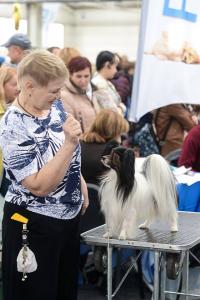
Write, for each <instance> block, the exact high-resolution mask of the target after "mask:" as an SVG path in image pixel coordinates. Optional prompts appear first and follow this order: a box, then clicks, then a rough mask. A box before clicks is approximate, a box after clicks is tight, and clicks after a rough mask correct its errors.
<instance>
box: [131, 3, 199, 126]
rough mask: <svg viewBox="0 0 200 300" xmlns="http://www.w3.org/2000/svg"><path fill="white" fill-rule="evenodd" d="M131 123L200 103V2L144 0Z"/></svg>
mask: <svg viewBox="0 0 200 300" xmlns="http://www.w3.org/2000/svg"><path fill="white" fill-rule="evenodd" d="M140 26H141V27H140V39H139V47H138V56H137V63H136V73H135V78H134V86H133V93H132V101H131V110H130V115H129V120H130V121H138V120H139V118H140V117H141V116H143V115H144V114H145V113H147V112H149V111H152V110H154V109H156V108H158V107H162V106H165V105H168V104H172V103H192V104H200V0H143V5H142V16H141V25H140Z"/></svg>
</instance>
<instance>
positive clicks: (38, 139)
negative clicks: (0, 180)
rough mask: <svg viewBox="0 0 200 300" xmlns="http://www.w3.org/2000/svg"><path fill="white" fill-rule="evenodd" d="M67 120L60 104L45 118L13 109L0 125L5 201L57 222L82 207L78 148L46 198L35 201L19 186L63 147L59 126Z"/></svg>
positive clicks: (75, 213)
mask: <svg viewBox="0 0 200 300" xmlns="http://www.w3.org/2000/svg"><path fill="white" fill-rule="evenodd" d="M66 117H67V115H66V113H65V112H64V110H63V107H62V104H61V101H59V100H57V101H56V102H55V103H54V104H53V105H52V109H51V111H50V113H49V115H48V116H47V117H46V118H37V117H32V116H30V115H28V114H26V113H23V112H22V111H21V110H20V109H19V108H18V107H16V106H11V107H10V108H9V110H8V111H7V112H6V114H5V115H4V117H3V118H2V121H1V125H0V146H1V148H2V151H3V157H4V167H5V169H6V173H7V177H8V178H9V179H10V180H11V182H12V184H11V185H10V187H9V190H8V192H7V194H6V196H5V200H6V201H8V202H11V203H14V204H17V205H20V206H24V207H25V208H27V209H28V210H30V211H32V212H36V213H39V214H42V215H45V216H50V217H54V218H58V219H71V218H74V217H75V216H76V215H77V214H78V212H79V211H80V209H81V206H82V197H81V184H80V164H81V151H80V145H78V146H77V148H76V150H75V151H74V154H73V158H72V161H71V164H70V166H69V169H68V171H67V172H66V175H65V177H64V179H63V181H62V182H61V183H60V184H59V186H58V187H57V189H56V190H55V191H53V192H51V193H50V194H49V195H48V196H46V197H37V196H35V195H33V194H32V193H30V191H29V190H27V189H26V188H25V187H23V186H22V185H21V181H22V180H23V179H24V178H25V177H27V176H30V175H32V174H34V173H37V172H38V171H39V170H40V169H41V168H42V166H44V165H45V164H46V163H47V162H48V161H49V160H51V159H52V158H53V156H54V155H55V154H56V152H57V151H58V150H59V148H60V147H61V146H62V144H63V142H64V132H63V130H62V124H63V123H64V121H65V120H66Z"/></svg>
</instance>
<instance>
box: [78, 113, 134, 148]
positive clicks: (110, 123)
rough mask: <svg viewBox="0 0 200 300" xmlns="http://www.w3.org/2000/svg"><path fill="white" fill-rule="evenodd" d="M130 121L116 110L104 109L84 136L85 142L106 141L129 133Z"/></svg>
mask: <svg viewBox="0 0 200 300" xmlns="http://www.w3.org/2000/svg"><path fill="white" fill-rule="evenodd" d="M128 130H129V123H128V121H127V120H126V119H124V117H123V116H122V115H121V114H119V113H118V112H116V111H113V110H110V109H102V110H101V111H100V112H99V113H98V114H97V116H96V118H95V120H94V123H93V124H92V126H91V129H90V130H89V132H87V133H85V134H84V135H83V137H82V140H83V141H84V142H88V143H105V142H108V141H111V140H112V139H115V138H117V137H118V136H120V135H121V134H122V133H127V132H128Z"/></svg>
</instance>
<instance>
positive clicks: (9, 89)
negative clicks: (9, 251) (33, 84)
mask: <svg viewBox="0 0 200 300" xmlns="http://www.w3.org/2000/svg"><path fill="white" fill-rule="evenodd" d="M4 93H5V100H6V103H7V104H8V103H12V102H13V101H14V100H15V98H16V97H17V95H18V93H19V91H18V89H17V75H13V77H12V78H11V79H10V80H9V81H7V82H6V83H5V84H4Z"/></svg>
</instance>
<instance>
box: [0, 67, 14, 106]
mask: <svg viewBox="0 0 200 300" xmlns="http://www.w3.org/2000/svg"><path fill="white" fill-rule="evenodd" d="M16 74H17V70H16V68H13V67H7V66H3V67H1V68H0V104H1V105H2V106H3V107H4V108H5V107H6V99H5V91H4V86H5V84H6V83H7V82H8V81H10V80H11V79H12V78H13V77H14V76H15V75H16Z"/></svg>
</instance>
